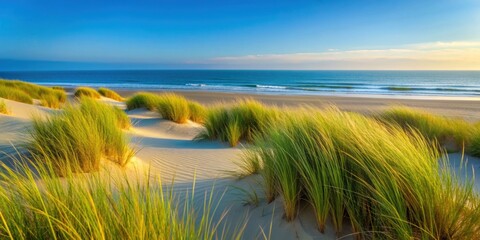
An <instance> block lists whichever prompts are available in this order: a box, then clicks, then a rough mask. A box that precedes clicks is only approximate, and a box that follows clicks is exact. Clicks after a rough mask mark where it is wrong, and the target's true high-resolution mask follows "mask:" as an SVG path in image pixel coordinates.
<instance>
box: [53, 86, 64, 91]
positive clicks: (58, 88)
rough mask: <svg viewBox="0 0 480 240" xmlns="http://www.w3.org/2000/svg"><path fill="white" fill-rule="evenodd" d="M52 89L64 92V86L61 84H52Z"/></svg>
mask: <svg viewBox="0 0 480 240" xmlns="http://www.w3.org/2000/svg"><path fill="white" fill-rule="evenodd" d="M52 89H53V90H60V91H64V92H65V88H64V87H61V86H53V87H52Z"/></svg>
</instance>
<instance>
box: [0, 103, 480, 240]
mask: <svg viewBox="0 0 480 240" xmlns="http://www.w3.org/2000/svg"><path fill="white" fill-rule="evenodd" d="M102 101H105V102H107V103H110V104H113V105H116V106H119V107H122V108H124V104H123V103H121V102H117V101H113V100H108V99H102ZM5 102H6V104H7V106H8V107H10V108H11V110H12V114H11V115H10V116H6V115H0V133H1V137H0V147H1V148H2V150H3V151H7V152H8V151H12V147H11V144H15V145H18V144H20V143H21V142H22V141H23V140H24V139H25V135H23V134H22V133H25V130H26V129H27V128H28V127H29V125H30V117H31V115H32V114H33V113H36V114H40V115H48V114H51V113H52V112H54V111H55V110H50V109H46V108H43V107H40V106H34V105H28V104H23V103H17V102H13V101H9V100H5ZM127 113H128V115H129V117H130V118H131V119H132V122H133V123H134V126H133V127H132V128H131V129H130V130H129V131H128V134H129V136H130V137H131V139H132V145H133V147H134V148H136V149H137V150H138V152H137V154H136V157H135V158H134V159H133V160H132V162H131V163H130V164H129V165H128V166H127V168H126V171H127V172H129V174H130V173H131V174H133V173H136V174H140V175H142V174H143V173H145V171H147V170H148V169H149V170H150V171H151V177H156V176H160V177H161V179H162V181H163V183H164V184H166V185H169V184H170V183H171V182H172V181H174V182H175V184H174V189H175V192H176V193H177V194H179V196H183V194H185V193H186V192H187V191H188V192H189V193H190V192H191V190H192V187H193V186H195V199H194V202H195V205H196V206H197V207H199V208H201V207H202V206H203V203H204V198H205V194H207V195H208V194H214V198H213V199H214V202H215V206H216V202H217V201H219V205H218V209H217V211H216V212H215V214H214V217H215V219H217V220H218V219H221V218H222V213H224V212H225V211H228V212H227V214H226V217H225V220H224V221H225V222H226V223H227V224H228V225H229V228H230V229H234V228H235V227H241V226H242V224H244V223H245V222H246V229H245V236H244V239H263V237H262V234H263V233H262V232H264V234H265V235H266V236H267V237H270V239H335V238H336V237H335V233H334V232H333V229H332V227H331V226H327V229H326V233H325V234H321V233H320V232H319V231H318V230H317V229H316V223H315V220H314V216H313V214H312V209H311V208H309V207H305V208H304V209H301V211H300V215H299V217H298V218H297V219H296V220H295V221H293V222H286V221H285V220H284V218H283V210H282V203H281V199H277V200H276V201H274V202H273V203H270V204H267V203H266V201H265V199H264V196H263V192H262V187H261V178H260V177H259V176H250V177H247V178H244V179H242V180H237V179H236V178H234V177H232V176H231V175H230V172H232V171H235V170H237V166H236V165H235V162H236V161H239V160H240V158H241V148H242V147H237V148H230V147H229V146H228V145H227V144H224V143H219V142H209V141H201V142H198V141H193V140H192V139H193V138H194V137H195V136H196V135H197V134H198V133H199V132H200V131H201V130H202V127H201V126H200V125H198V124H195V123H191V122H189V123H187V124H176V123H173V122H170V121H166V120H163V119H162V118H160V117H159V115H158V114H157V113H154V112H149V111H147V110H144V109H138V110H133V111H128V112H127ZM4 159H5V158H4ZM450 159H451V162H450V164H451V165H452V167H453V168H454V169H455V170H456V171H457V172H458V173H459V174H462V175H468V176H473V175H477V176H478V172H479V171H476V172H473V171H472V169H478V168H479V167H480V159H474V158H471V157H469V158H468V164H467V165H468V166H467V167H466V168H463V169H460V168H459V165H460V159H461V155H460V154H450ZM106 166H107V167H108V168H110V169H113V168H115V167H112V165H111V164H106ZM479 181H480V178H479V177H477V178H476V183H475V184H476V188H477V190H479V191H480V182H479ZM194 182H195V183H194ZM239 189H244V190H245V191H248V192H255V193H257V196H258V198H259V204H258V206H253V205H245V201H246V200H247V199H248V196H247V195H246V194H245V192H244V191H242V190H239ZM247 218H248V219H247ZM247 220H248V221H247ZM346 225H347V226H348V224H346ZM270 227H271V230H270ZM349 231H350V229H348V228H346V229H345V230H344V233H343V234H348V233H349ZM270 233H271V235H270ZM347 239H349V238H347Z"/></svg>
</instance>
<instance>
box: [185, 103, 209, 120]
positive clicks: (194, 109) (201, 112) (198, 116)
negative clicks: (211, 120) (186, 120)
mask: <svg viewBox="0 0 480 240" xmlns="http://www.w3.org/2000/svg"><path fill="white" fill-rule="evenodd" d="M188 110H189V112H190V120H192V121H193V122H196V123H203V122H204V121H205V117H206V115H207V108H206V107H205V106H203V105H202V104H200V103H198V102H195V101H189V102H188Z"/></svg>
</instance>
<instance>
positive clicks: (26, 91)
mask: <svg viewBox="0 0 480 240" xmlns="http://www.w3.org/2000/svg"><path fill="white" fill-rule="evenodd" d="M0 97H3V98H7V99H10V100H13V101H19V102H23V103H28V104H32V103H33V99H38V100H40V103H41V105H42V106H45V107H50V108H60V107H61V106H62V104H63V103H65V102H66V100H67V95H66V93H65V92H64V91H62V90H56V89H52V88H49V87H44V86H40V85H36V84H32V83H27V82H22V81H18V80H4V79H3V80H2V79H0Z"/></svg>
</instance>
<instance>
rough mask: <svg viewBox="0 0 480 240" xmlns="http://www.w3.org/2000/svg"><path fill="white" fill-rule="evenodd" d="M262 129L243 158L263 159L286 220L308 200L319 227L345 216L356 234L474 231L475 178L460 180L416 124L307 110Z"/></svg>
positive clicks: (479, 218)
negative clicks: (413, 126)
mask: <svg viewBox="0 0 480 240" xmlns="http://www.w3.org/2000/svg"><path fill="white" fill-rule="evenodd" d="M265 136H266V137H258V138H256V140H255V147H253V148H252V149H249V152H248V153H247V154H249V155H250V156H249V157H247V158H245V159H246V161H250V160H251V161H255V162H258V161H259V160H260V161H261V164H260V166H262V169H261V170H260V174H261V175H262V177H263V179H264V186H265V192H266V195H267V201H269V202H270V201H273V200H274V199H275V198H276V197H278V196H281V199H282V203H283V208H284V212H285V217H286V219H287V220H292V219H294V218H295V217H296V216H297V214H298V211H299V209H300V205H301V204H302V203H304V202H307V203H309V204H311V206H312V207H313V209H314V214H315V217H316V220H317V225H318V228H319V230H320V231H324V230H325V226H326V223H327V222H329V221H331V222H332V223H333V226H334V229H335V230H336V232H337V234H338V233H340V232H341V231H342V229H343V224H344V222H345V221H346V220H348V221H350V224H351V226H353V230H354V233H355V234H358V236H359V238H368V239H377V238H378V239H412V238H413V239H476V238H478V237H480V236H479V235H480V209H478V207H479V206H480V199H479V197H478V194H476V193H474V192H473V182H472V181H467V183H466V184H463V183H460V182H459V180H458V179H457V178H455V176H454V174H453V173H451V172H450V171H449V170H448V168H447V167H445V166H447V163H446V159H444V158H441V157H440V154H439V153H440V151H439V150H438V149H437V148H436V145H435V144H433V143H431V142H430V141H428V140H426V139H425V138H424V137H423V136H422V135H421V134H420V133H418V132H416V131H409V132H407V131H405V130H404V129H402V128H401V127H400V126H398V125H394V124H392V125H389V124H385V123H382V122H379V121H377V120H375V119H371V118H368V117H365V116H362V115H359V114H353V113H346V112H341V111H339V110H337V109H328V110H325V111H322V112H316V111H315V110H312V109H307V110H305V111H304V112H297V113H296V114H295V115H291V116H290V117H288V118H287V119H285V121H284V122H283V123H280V124H274V125H272V126H271V128H270V130H269V132H268V134H267V135H265ZM439 159H440V160H439ZM439 169H441V170H440V171H441V172H439ZM304 200H306V201H304Z"/></svg>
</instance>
